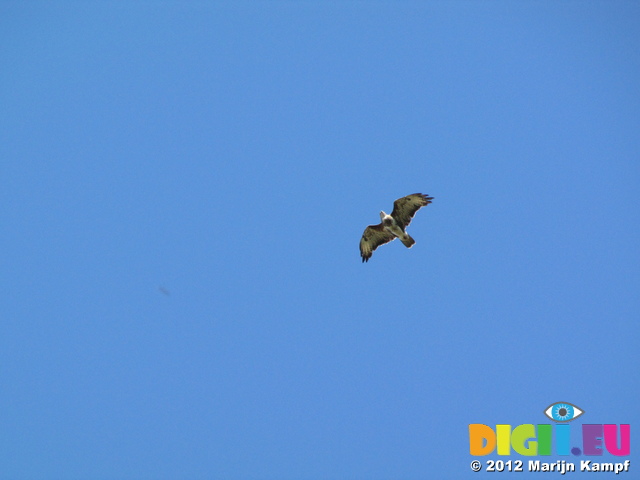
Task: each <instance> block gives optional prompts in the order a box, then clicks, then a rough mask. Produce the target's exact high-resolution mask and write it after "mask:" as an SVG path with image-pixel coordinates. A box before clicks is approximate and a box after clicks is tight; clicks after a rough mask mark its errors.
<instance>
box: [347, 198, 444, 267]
mask: <svg viewBox="0 0 640 480" xmlns="http://www.w3.org/2000/svg"><path fill="white" fill-rule="evenodd" d="M432 200H433V197H429V196H427V195H423V194H422V193H414V194H412V195H407V196H406V197H402V198H399V199H398V200H396V201H395V202H393V211H392V212H391V215H389V214H387V213H385V212H383V211H382V212H380V223H379V224H378V225H369V226H368V227H367V228H366V229H365V230H364V233H363V234H362V238H361V239H360V255H361V256H362V261H363V262H368V261H369V259H370V258H371V255H373V252H374V250H375V249H376V248H378V247H379V246H380V245H384V244H385V243H388V242H390V241H392V240H395V239H396V238H399V239H400V241H401V242H402V243H403V244H404V245H405V247H407V248H411V247H412V246H413V245H414V244H415V243H416V241H415V240H414V239H413V238H412V237H411V235H409V234H408V233H407V232H406V228H407V227H408V226H409V224H410V223H411V219H412V218H413V216H414V215H415V213H416V212H417V211H418V210H419V209H420V208H422V207H424V206H425V205H429V204H430V203H431V201H432Z"/></svg>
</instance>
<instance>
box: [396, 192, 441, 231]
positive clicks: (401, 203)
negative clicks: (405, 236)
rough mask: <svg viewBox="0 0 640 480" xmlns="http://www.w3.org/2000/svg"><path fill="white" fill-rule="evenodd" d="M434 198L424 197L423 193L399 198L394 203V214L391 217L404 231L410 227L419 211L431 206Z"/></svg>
mask: <svg viewBox="0 0 640 480" xmlns="http://www.w3.org/2000/svg"><path fill="white" fill-rule="evenodd" d="M432 200H433V197H429V196H427V195H423V194H422V193H413V194H411V195H407V196H406V197H402V198H399V199H398V200H396V201H395V202H393V212H391V216H392V217H393V218H395V220H396V222H397V223H398V225H399V226H400V228H402V229H403V230H404V229H405V228H407V227H408V226H409V224H410V223H411V219H412V218H413V216H414V215H415V214H416V212H417V211H418V210H420V209H421V208H422V207H424V206H426V205H429V204H430V203H431V201H432Z"/></svg>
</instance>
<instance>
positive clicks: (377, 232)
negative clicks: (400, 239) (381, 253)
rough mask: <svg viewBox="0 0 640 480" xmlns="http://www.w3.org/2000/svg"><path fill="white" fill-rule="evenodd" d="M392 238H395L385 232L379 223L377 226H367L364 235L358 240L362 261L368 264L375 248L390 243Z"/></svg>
mask: <svg viewBox="0 0 640 480" xmlns="http://www.w3.org/2000/svg"><path fill="white" fill-rule="evenodd" d="M394 238H396V237H395V236H393V234H391V233H389V232H387V231H386V230H385V229H384V227H383V226H382V224H381V223H379V224H378V225H369V226H368V227H367V228H365V229H364V233H363V234H362V238H361V239H360V255H362V261H363V262H368V261H369V259H370V258H371V255H373V251H374V250H375V249H376V248H378V247H379V246H380V245H384V244H385V243H388V242H390V241H391V240H393V239H394Z"/></svg>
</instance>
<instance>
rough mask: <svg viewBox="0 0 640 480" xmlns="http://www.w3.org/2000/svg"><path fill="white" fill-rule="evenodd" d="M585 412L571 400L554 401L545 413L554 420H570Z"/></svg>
mask: <svg viewBox="0 0 640 480" xmlns="http://www.w3.org/2000/svg"><path fill="white" fill-rule="evenodd" d="M583 413H584V410H581V409H579V408H578V407H576V406H575V405H574V404H573V403H569V402H557V403H552V404H551V405H549V406H548V407H547V408H546V409H545V411H544V414H545V415H546V416H547V417H549V418H550V419H551V420H553V421H554V422H570V421H571V420H575V419H576V418H578V417H579V416H580V415H582V414H583Z"/></svg>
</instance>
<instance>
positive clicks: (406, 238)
mask: <svg viewBox="0 0 640 480" xmlns="http://www.w3.org/2000/svg"><path fill="white" fill-rule="evenodd" d="M400 241H401V242H402V243H404V246H405V247H407V248H411V247H413V244H414V243H416V241H415V240H414V239H413V238H412V237H411V235H409V234H408V233H407V234H406V235H405V236H404V237H402V238H401V239H400Z"/></svg>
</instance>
